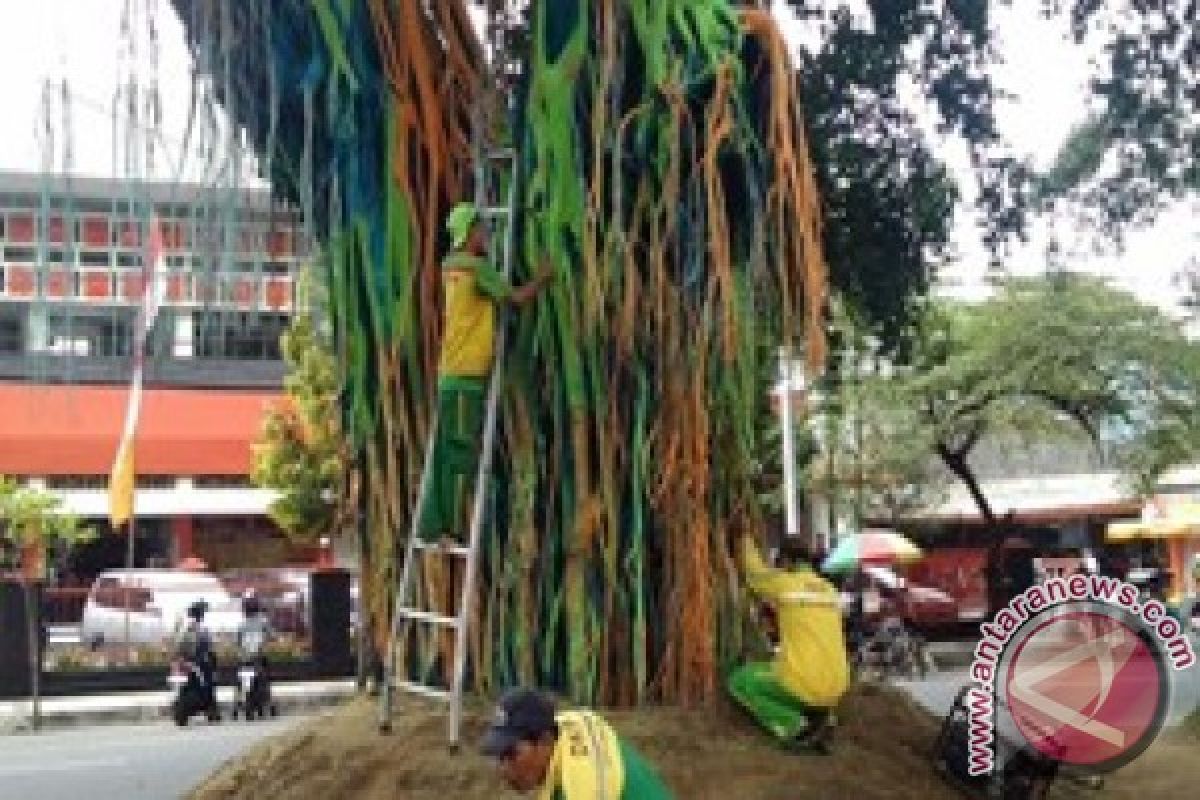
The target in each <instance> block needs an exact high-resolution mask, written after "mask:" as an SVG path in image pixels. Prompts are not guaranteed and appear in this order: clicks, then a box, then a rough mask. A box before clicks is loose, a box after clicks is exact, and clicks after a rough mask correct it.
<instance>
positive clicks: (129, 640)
mask: <svg viewBox="0 0 1200 800" xmlns="http://www.w3.org/2000/svg"><path fill="white" fill-rule="evenodd" d="M135 519H136V517H134V515H133V514H130V515H129V544H128V549H127V550H126V555H125V567H126V569H129V570H132V569H133V554H134V550H133V539H134V533H135V532H136V530H137V527H136V524H135V523H134V520H135ZM132 592H133V576H132V575H131V576H129V577H128V578H127V579H126V581H125V647H126V648H127V649H128V650H129V652H130V654H131V655H132V653H133V636H132V634H131V631H130V624H129V614H130V609H131V608H132V606H133V597H132Z"/></svg>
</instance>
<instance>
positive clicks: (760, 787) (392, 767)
mask: <svg viewBox="0 0 1200 800" xmlns="http://www.w3.org/2000/svg"><path fill="white" fill-rule="evenodd" d="M375 711H376V706H375V704H374V703H373V702H368V701H367V700H365V699H358V700H355V701H353V702H351V703H349V704H348V705H346V706H345V707H344V708H342V709H340V710H338V711H337V712H334V713H332V714H328V715H325V716H323V717H320V718H319V719H316V720H314V721H312V722H310V723H307V724H305V725H304V726H302V727H301V728H299V729H298V730H296V731H293V732H291V733H288V734H284V735H282V736H280V737H278V738H276V739H273V740H270V741H267V742H265V743H263V744H262V745H260V746H258V747H257V748H256V749H254V750H253V751H251V752H250V753H248V754H247V755H246V756H244V757H242V758H239V759H237V760H235V761H233V762H231V763H230V764H228V765H226V766H225V767H224V768H222V769H221V770H220V771H219V772H218V773H217V774H216V775H214V776H213V777H211V778H210V779H209V780H207V781H206V782H205V783H204V784H203V785H201V786H200V787H198V788H197V789H196V790H195V791H194V792H193V794H192V795H191V796H190V800H261V798H272V800H316V799H317V798H337V800H385V798H386V800H394V798H412V800H435V799H436V800H451V798H453V799H454V800H495V798H504V797H515V795H510V794H509V793H507V792H506V791H505V790H504V789H503V788H502V787H501V785H500V784H499V782H498V781H497V779H496V776H495V773H494V769H493V767H492V765H491V764H490V763H489V762H488V761H487V760H486V759H483V758H482V757H480V756H479V755H478V754H476V753H475V752H474V750H473V748H472V747H470V746H467V747H464V748H463V750H462V751H461V752H460V753H459V754H458V755H453V754H451V753H450V752H449V750H448V748H447V747H446V741H445V736H446V723H445V716H444V714H443V713H441V712H439V711H437V710H434V709H431V708H429V707H425V706H421V705H418V704H415V703H406V704H405V705H404V706H402V707H401V708H400V709H399V710H398V713H397V716H396V720H395V730H394V732H393V733H392V734H391V735H390V736H382V735H380V734H379V733H378V731H377V728H376V724H375V723H376V717H375ZM606 716H607V717H608V719H609V720H611V721H612V722H613V724H614V725H615V726H616V727H617V729H618V730H619V731H620V732H621V733H622V734H623V735H624V736H626V737H628V738H629V739H630V740H631V741H632V742H634V743H635V744H636V745H637V746H638V747H639V748H640V749H641V751H642V752H643V753H645V754H646V756H647V757H648V758H649V759H650V760H651V761H652V762H653V763H654V764H656V765H657V767H658V768H659V770H660V771H661V772H662V774H663V777H664V778H665V779H666V781H667V783H668V784H669V785H670V786H671V787H672V789H673V790H674V791H675V793H676V796H677V797H679V798H680V799H681V800H684V799H685V798H686V800H693V799H695V800H732V798H737V799H738V800H792V799H793V798H892V799H893V800H905V799H906V798H913V799H914V800H917V799H918V798H919V800H942V799H943V798H945V799H946V800H949V799H950V798H957V797H960V796H961V795H960V794H959V793H958V792H957V791H956V790H954V789H953V788H951V787H949V786H947V785H946V784H945V783H943V782H942V781H941V780H940V779H939V778H938V777H937V776H936V775H935V774H934V773H933V771H932V769H931V767H930V760H929V756H928V753H929V749H930V746H931V744H932V742H933V737H934V735H935V733H936V730H937V724H936V722H935V721H934V720H933V719H932V718H931V717H929V715H927V714H926V713H924V712H923V711H921V710H920V709H918V708H916V707H915V706H914V705H913V704H912V703H911V702H910V701H909V700H908V699H907V698H906V697H904V696H901V695H899V694H898V693H895V692H892V691H890V690H886V689H880V688H875V687H872V686H862V687H858V688H856V689H855V690H854V691H853V692H852V693H851V695H850V696H849V697H848V698H847V700H846V702H845V704H844V706H843V708H842V711H841V714H840V717H841V721H842V722H841V726H840V727H839V729H838V735H837V740H836V742H835V747H834V752H833V754H832V755H829V756H819V755H797V754H792V753H787V752H784V751H782V750H780V749H778V748H776V747H774V746H773V745H772V744H771V743H770V742H768V741H767V740H766V739H765V738H764V736H762V735H761V734H760V733H759V732H758V731H757V730H756V729H755V728H754V726H753V725H752V724H751V723H750V722H749V721H748V720H747V719H746V718H744V717H743V716H742V715H741V714H740V713H738V712H737V711H736V710H734V709H732V708H729V707H722V708H719V709H717V710H716V711H715V712H714V711H681V710H678V709H668V708H655V709H642V710H638V711H620V712H611V713H609V714H607V715H606ZM486 718H487V713H486V709H483V708H476V709H472V711H471V712H470V713H469V714H468V716H467V719H466V724H465V732H466V737H467V738H466V742H468V743H473V742H475V741H476V740H477V738H478V736H479V734H480V732H481V731H482V728H483V725H484V721H485V720H486ZM1196 746H1197V739H1196V738H1194V737H1191V736H1183V735H1179V736H1176V737H1174V738H1173V739H1168V740H1164V741H1162V742H1159V743H1158V744H1156V745H1155V746H1154V747H1153V748H1152V749H1151V750H1150V751H1148V752H1147V753H1146V754H1145V755H1143V756H1142V758H1140V759H1139V760H1138V761H1137V762H1135V763H1134V764H1132V765H1130V766H1129V767H1127V768H1125V769H1124V770H1123V771H1122V772H1121V773H1119V774H1117V775H1115V776H1113V777H1111V778H1110V779H1109V781H1108V786H1107V787H1106V788H1105V789H1104V790H1102V791H1099V792H1090V791H1089V792H1086V793H1085V794H1083V795H1080V794H1078V789H1076V788H1075V787H1071V786H1068V785H1063V786H1061V787H1057V788H1056V790H1055V792H1054V796H1056V797H1071V796H1091V797H1096V798H1101V797H1103V798H1129V800H1133V798H1135V797H1136V798H1138V799H1139V800H1145V798H1147V797H1189V796H1193V795H1194V792H1195V787H1196V786H1197V785H1200V768H1198V766H1197V762H1198V761H1200V759H1196V758H1195V757H1194V753H1195V752H1196ZM1060 783H1063V782H1060Z"/></svg>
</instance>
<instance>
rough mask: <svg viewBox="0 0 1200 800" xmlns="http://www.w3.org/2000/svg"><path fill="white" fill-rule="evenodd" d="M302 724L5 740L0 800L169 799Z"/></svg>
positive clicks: (107, 730) (146, 728)
mask: <svg viewBox="0 0 1200 800" xmlns="http://www.w3.org/2000/svg"><path fill="white" fill-rule="evenodd" d="M302 719H303V717H298V716H295V717H285V718H282V719H279V720H273V721H270V722H264V723H258V722H255V723H252V724H247V723H231V722H225V723H222V724H219V725H207V724H204V723H199V722H195V723H193V724H192V726H191V727H188V728H184V729H177V728H175V727H174V726H172V725H169V724H162V725H137V726H115V727H114V726H105V727H100V728H88V729H75V730H69V731H60V732H53V733H45V734H39V735H36V736H35V735H14V736H0V800H110V799H112V800H171V799H172V798H178V797H181V796H182V795H183V793H184V792H186V791H187V790H189V789H191V788H192V787H193V786H195V785H196V784H198V783H199V782H200V781H201V780H202V779H203V778H204V777H205V776H206V775H208V774H209V773H210V772H212V771H213V770H215V769H216V768H217V767H218V766H219V765H220V764H222V763H224V762H225V761H226V760H228V759H229V758H231V757H233V756H235V755H237V754H238V753H241V752H242V751H244V750H246V749H247V748H249V747H250V746H251V745H252V744H254V743H255V742H257V741H258V740H260V739H262V738H264V737H266V736H270V735H272V734H275V733H280V732H282V731H284V730H286V729H287V728H288V727H290V726H292V725H295V724H297V723H298V722H300V721H301V720H302Z"/></svg>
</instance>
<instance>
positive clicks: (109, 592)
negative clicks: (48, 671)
mask: <svg viewBox="0 0 1200 800" xmlns="http://www.w3.org/2000/svg"><path fill="white" fill-rule="evenodd" d="M199 600H203V601H204V602H205V603H207V604H208V612H207V613H206V614H205V615H204V623H205V625H207V626H208V629H209V630H210V631H212V633H213V635H214V636H215V637H222V638H223V637H232V636H234V635H235V634H236V633H237V629H238V626H239V625H240V624H241V621H242V612H241V606H240V604H239V603H238V602H237V600H236V599H235V598H234V597H233V596H232V595H230V593H229V592H228V591H227V590H226V589H225V586H224V585H223V584H222V583H221V582H220V580H218V579H217V577H216V576H215V575H212V574H210V573H207V572H193V571H189V570H170V569H133V570H127V569H120V570H108V571H106V572H102V573H100V575H99V576H98V577H97V578H96V582H95V583H93V584H92V589H91V591H90V592H89V593H88V598H87V603H86V604H85V605H84V607H83V622H82V623H81V625H80V639H81V641H83V642H84V643H85V644H88V645H92V646H95V645H99V644H104V643H110V644H119V643H122V642H124V641H125V637H126V623H127V621H128V632H129V633H128V635H129V640H130V641H131V642H132V643H134V644H161V643H164V642H167V641H169V640H170V639H171V638H172V637H173V636H174V634H175V632H176V631H177V630H179V628H180V626H181V625H182V624H183V622H184V620H185V619H186V617H187V609H188V606H190V605H191V604H192V603H195V602H196V601H199Z"/></svg>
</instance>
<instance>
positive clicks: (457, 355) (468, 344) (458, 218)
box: [420, 203, 554, 547]
mask: <svg viewBox="0 0 1200 800" xmlns="http://www.w3.org/2000/svg"><path fill="white" fill-rule="evenodd" d="M446 229H447V231H448V233H449V234H450V244H451V247H452V250H451V252H450V253H449V254H448V255H447V256H446V258H445V259H444V261H443V262H442V287H443V293H444V294H443V297H444V317H443V327H442V348H441V357H440V360H439V362H438V385H437V389H438V400H437V402H438V427H437V440H436V441H435V442H434V452H433V473H432V475H431V476H430V477H431V480H430V483H429V496H428V497H427V498H426V501H425V503H424V513H423V514H422V520H421V526H420V536H421V538H422V539H424V540H425V541H427V542H440V543H441V544H442V545H443V546H445V547H451V546H454V545H456V544H459V543H460V542H461V541H462V533H463V531H464V530H465V525H464V515H463V509H464V508H465V506H466V503H465V496H466V491H465V487H467V486H469V485H471V483H472V482H473V481H474V478H475V471H476V467H477V464H478V460H479V444H480V442H479V440H480V434H481V426H482V422H483V414H484V398H485V394H486V392H487V379H488V375H489V374H490V372H491V369H492V359H493V350H494V347H495V338H496V306H497V305H498V304H500V303H511V304H513V305H516V306H522V305H525V304H527V303H529V302H531V301H532V300H534V299H536V298H537V296H538V294H539V293H540V292H541V290H542V289H543V288H545V287H546V286H548V285H549V284H550V283H551V281H552V280H553V278H554V273H553V271H552V269H551V267H550V264H549V262H548V261H543V263H542V265H541V267H540V269H539V270H538V274H537V276H536V277H535V278H534V279H533V280H532V281H531V282H530V283H528V284H526V285H524V286H521V287H513V286H512V284H511V283H510V282H509V281H508V279H507V278H506V277H505V276H504V275H503V274H501V273H500V272H499V271H498V270H497V269H495V267H493V266H492V265H491V264H490V263H488V232H487V227H486V226H485V225H484V222H483V219H482V217H481V215H480V211H479V209H478V208H477V207H476V206H475V205H473V204H470V203H460V204H459V205H457V206H455V208H454V209H453V210H452V211H451V212H450V216H449V218H448V220H447V222H446Z"/></svg>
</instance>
